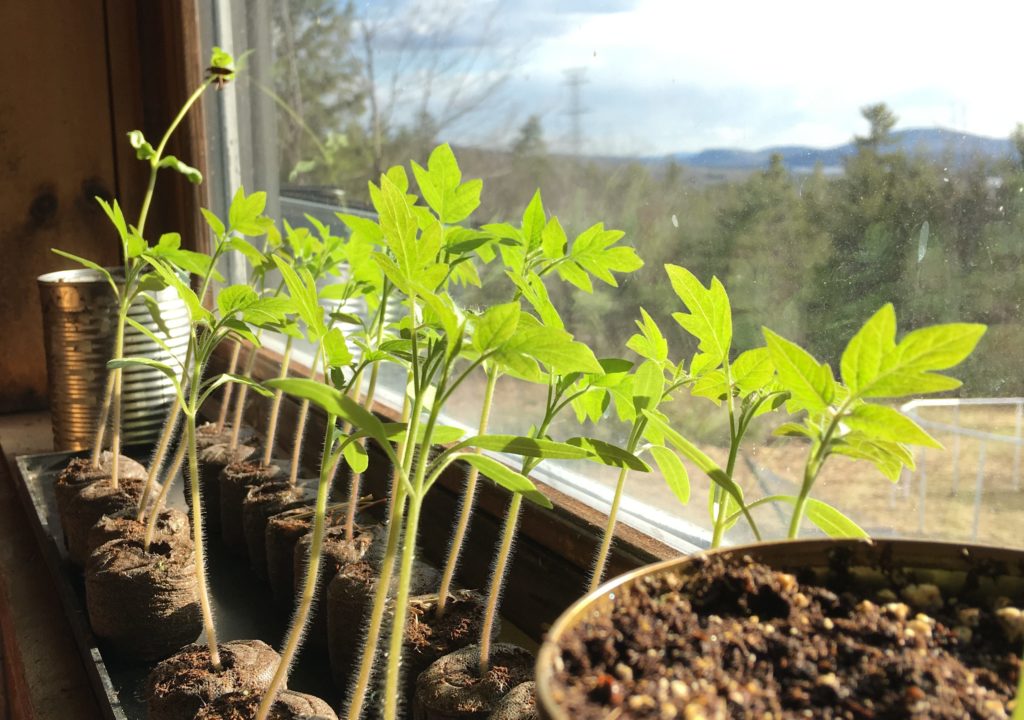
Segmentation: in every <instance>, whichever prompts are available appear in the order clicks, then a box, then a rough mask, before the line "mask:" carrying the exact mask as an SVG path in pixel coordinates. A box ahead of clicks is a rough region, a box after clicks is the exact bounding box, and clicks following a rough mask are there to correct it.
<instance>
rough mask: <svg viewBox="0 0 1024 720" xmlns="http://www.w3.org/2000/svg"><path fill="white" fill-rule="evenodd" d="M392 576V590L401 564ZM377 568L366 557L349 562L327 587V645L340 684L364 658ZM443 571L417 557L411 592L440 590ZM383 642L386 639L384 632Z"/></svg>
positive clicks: (386, 623) (387, 623)
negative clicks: (363, 652) (355, 561)
mask: <svg viewBox="0 0 1024 720" xmlns="http://www.w3.org/2000/svg"><path fill="white" fill-rule="evenodd" d="M397 563H398V561H397V559H396V563H395V564H396V567H395V572H394V573H393V576H392V582H391V584H392V594H391V597H392V598H393V597H394V586H395V585H397V582H398V567H397ZM377 580H378V571H377V567H376V566H375V565H372V564H370V563H369V562H366V561H365V560H363V561H360V562H357V563H352V564H351V565H348V566H346V567H345V568H343V569H342V570H341V571H340V572H338V574H337V575H335V576H334V579H333V580H332V581H331V584H330V585H329V586H328V588H327V649H328V653H329V657H330V661H331V674H332V675H333V677H334V682H335V685H336V686H337V687H345V685H346V683H347V682H348V680H349V676H350V675H351V674H353V673H355V671H356V667H355V663H358V662H359V661H360V658H361V652H362V648H363V642H364V640H365V637H366V625H367V622H368V620H369V614H370V610H371V608H372V607H373V594H374V593H375V592H376V590H377ZM440 584H441V573H439V572H438V571H437V569H436V568H434V567H433V566H431V565H428V564H427V563H424V562H422V561H421V560H419V559H417V560H416V561H415V562H414V564H413V569H412V577H411V578H410V581H409V593H410V594H411V595H414V596H416V595H426V594H427V593H430V592H435V593H436V592H437V586H438V585H440ZM392 614H393V607H392V605H391V601H390V600H389V604H388V608H387V610H386V612H385V617H384V622H383V627H389V626H390V624H391V617H392ZM381 642H382V643H384V642H387V637H386V635H382V637H381Z"/></svg>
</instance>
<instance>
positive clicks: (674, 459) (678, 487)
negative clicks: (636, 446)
mask: <svg viewBox="0 0 1024 720" xmlns="http://www.w3.org/2000/svg"><path fill="white" fill-rule="evenodd" d="M651 456H652V457H654V462H655V463H657V465H658V469H659V470H661V474H662V476H663V477H664V478H665V482H666V484H668V487H669V490H671V491H672V494H673V495H675V496H676V498H677V499H678V500H679V502H681V503H682V504H683V505H686V504H687V503H689V502H690V476H689V475H688V474H687V473H686V466H685V465H683V461H682V460H680V459H679V456H678V455H676V454H675V453H674V452H672V451H671V450H669V449H668V448H667V447H665V446H664V445H652V446H651Z"/></svg>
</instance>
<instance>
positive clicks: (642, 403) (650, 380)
mask: <svg viewBox="0 0 1024 720" xmlns="http://www.w3.org/2000/svg"><path fill="white" fill-rule="evenodd" d="M664 391H665V371H664V370H663V369H662V367H661V365H659V364H658V363H656V362H654V361H653V360H645V361H644V362H642V363H641V364H640V366H639V367H638V368H637V369H636V372H634V373H633V407H634V408H635V410H636V412H637V413H638V414H639V413H640V412H641V411H642V410H653V409H654V408H656V407H658V405H659V404H660V403H661V399H662V393H663V392H664Z"/></svg>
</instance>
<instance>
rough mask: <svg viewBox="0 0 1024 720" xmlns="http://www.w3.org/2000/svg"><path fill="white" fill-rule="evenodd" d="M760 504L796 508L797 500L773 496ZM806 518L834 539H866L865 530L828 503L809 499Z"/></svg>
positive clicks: (805, 510)
mask: <svg viewBox="0 0 1024 720" xmlns="http://www.w3.org/2000/svg"><path fill="white" fill-rule="evenodd" d="M760 502H784V503H788V504H790V505H793V506H796V503H797V498H796V497H795V496H793V495H772V496H771V497H767V498H764V499H763V500H761V501H760ZM804 517H806V518H807V519H808V520H810V521H811V522H812V523H814V524H815V525H816V526H817V527H818V528H819V529H820V530H821V531H822V532H824V533H825V534H826V535H828V536H829V537H833V538H866V537H869V536H868V534H867V533H866V532H865V531H864V529H863V528H862V527H861V526H860V525H858V524H857V523H855V522H854V521H853V520H851V519H850V518H848V517H847V516H846V515H844V514H843V513H841V512H840V511H839V510H837V509H836V508H834V507H832V506H831V505H829V504H828V503H826V502H822V501H821V500H815V499H814V498H807V504H806V506H805V507H804Z"/></svg>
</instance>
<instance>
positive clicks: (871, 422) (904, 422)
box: [843, 403, 942, 449]
mask: <svg viewBox="0 0 1024 720" xmlns="http://www.w3.org/2000/svg"><path fill="white" fill-rule="evenodd" d="M843 422H844V423H846V425H848V426H849V427H851V428H853V429H854V430H859V431H860V432H862V433H864V434H865V435H867V436H868V437H873V438H876V439H878V440H888V441H890V442H897V443H904V444H907V445H922V446H925V447H933V448H938V449H942V443H940V442H939V441H938V440H936V439H935V438H933V437H932V436H931V435H929V434H928V433H927V432H925V430H924V429H923V428H922V427H921V426H920V425H918V424H917V423H916V422H914V421H913V420H911V419H910V418H909V417H907V416H906V415H904V414H903V413H901V412H900V411H899V410H896V409H895V408H891V407H886V406H884V405H871V404H868V403H865V404H863V405H858V406H857V407H856V408H854V409H853V412H851V413H850V414H848V415H846V416H845V417H844V418H843Z"/></svg>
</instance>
